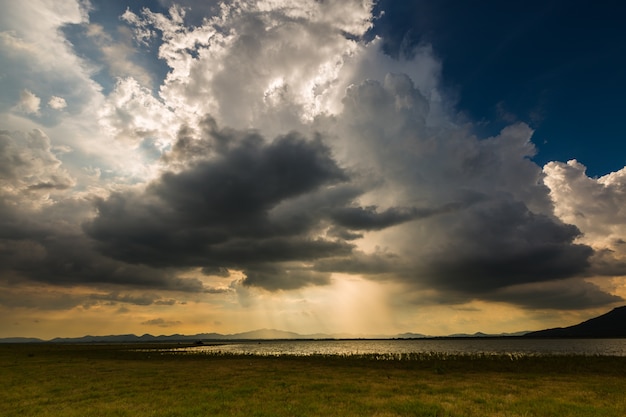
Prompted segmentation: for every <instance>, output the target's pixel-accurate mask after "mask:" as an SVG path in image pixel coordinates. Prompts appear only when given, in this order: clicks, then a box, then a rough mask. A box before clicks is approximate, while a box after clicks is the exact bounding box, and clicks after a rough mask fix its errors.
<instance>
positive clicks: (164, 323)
mask: <svg viewBox="0 0 626 417" xmlns="http://www.w3.org/2000/svg"><path fill="white" fill-rule="evenodd" d="M141 324H143V325H147V326H158V327H175V326H179V325H180V324H182V322H181V321H178V320H165V319H162V318H157V319H152V320H146V321H144V322H141Z"/></svg>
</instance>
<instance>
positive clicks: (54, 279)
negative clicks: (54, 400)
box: [0, 0, 626, 339]
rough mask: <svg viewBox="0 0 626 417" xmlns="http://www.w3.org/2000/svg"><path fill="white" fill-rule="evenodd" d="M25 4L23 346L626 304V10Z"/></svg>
mask: <svg viewBox="0 0 626 417" xmlns="http://www.w3.org/2000/svg"><path fill="white" fill-rule="evenodd" d="M0 4H1V5H2V10H3V13H2V15H1V16H0V63H1V64H0V88H1V89H2V94H1V95H0V337H19V336H22V337H39V338H43V339H50V338H53V337H57V336H60V337H77V336H83V335H86V334H91V335H107V334H126V333H135V334H138V335H141V334H144V333H150V334H154V335H158V334H174V333H179V334H196V333H209V332H218V333H223V334H232V333H238V332H244V331H249V330H254V329H261V328H273V329H281V330H287V331H294V332H298V333H301V334H315V333H326V334H351V335H356V336H358V335H383V334H384V335H395V334H399V333H404V332H414V333H422V334H428V335H446V334H452V333H461V332H463V333H474V332H478V331H481V332H485V333H500V332H517V331H523V330H538V329H543V328H548V327H556V326H567V325H571V324H575V323H578V322H580V321H582V320H585V319H588V318H590V317H593V316H596V315H599V314H602V313H604V312H606V311H608V310H610V309H611V308H613V307H616V306H621V305H623V304H625V301H624V299H625V298H626V208H625V207H626V167H625V165H626V140H625V139H626V128H625V127H624V124H623V122H622V120H623V114H624V111H626V100H625V99H624V97H626V80H625V79H624V76H623V74H625V73H626V42H624V40H626V27H624V25H623V24H622V23H621V22H623V18H624V15H625V13H626V6H621V5H611V6H609V5H608V3H602V2H592V1H564V0H563V1H561V0H555V1H541V2H540V1H529V2H499V1H491V0H487V1H485V2H481V3H480V5H479V6H477V5H476V4H475V3H470V2H465V1H460V0H443V1H427V0H416V1H412V2H405V1H400V0H380V1H378V2H374V1H371V0H343V1H330V0H326V1H313V0H310V1H309V0H300V1H295V2H294V1H286V0H259V1H251V0H228V1H209V0H205V1H199V0H180V1H171V0H151V1H148V0H145V1H132V2H129V1H121V0H107V1H105V0H91V1H87V0H31V1H28V2H13V1H9V0H0Z"/></svg>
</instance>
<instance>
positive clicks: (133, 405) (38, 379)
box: [0, 344, 626, 417]
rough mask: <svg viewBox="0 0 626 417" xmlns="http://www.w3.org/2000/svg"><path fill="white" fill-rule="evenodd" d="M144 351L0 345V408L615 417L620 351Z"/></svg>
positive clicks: (624, 400) (24, 412) (48, 412)
mask: <svg viewBox="0 0 626 417" xmlns="http://www.w3.org/2000/svg"><path fill="white" fill-rule="evenodd" d="M148 347H149V346H139V345H126V346H125V345H60V344H59V345H57V344H23V345H0V415H1V416H4V417H9V416H15V417H18V416H19V417H24V416H44V417H45V416H81V417H85V416H132V417H136V416H298V417H300V416H480V417H485V416H503V417H504V416H507V417H508V416H511V417H512V416H580V417H583V416H584V417H589V416H598V417H600V416H601V417H607V416H615V417H623V416H625V415H626V358H615V357H580V356H556V357H522V358H511V357H508V356H489V357H488V356H444V355H434V354H433V355H428V354H422V355H413V356H410V357H409V358H408V359H410V360H375V358H374V357H373V356H361V357H347V358H346V357H343V358H342V357H322V356H319V357H279V358H276V357H257V356H227V355H173V354H162V353H160V352H158V351H150V350H141V351H136V350H134V349H137V348H148ZM159 347H160V348H162V347H163V346H162V345H160V346H159ZM405 359H406V358H405Z"/></svg>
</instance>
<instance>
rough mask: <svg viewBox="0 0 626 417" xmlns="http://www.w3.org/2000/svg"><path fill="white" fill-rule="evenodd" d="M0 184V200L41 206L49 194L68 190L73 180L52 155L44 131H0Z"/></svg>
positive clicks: (72, 184)
mask: <svg viewBox="0 0 626 417" xmlns="http://www.w3.org/2000/svg"><path fill="white" fill-rule="evenodd" d="M0 184H1V185H2V189H3V193H2V195H1V196H0V201H1V200H5V201H9V200H10V201H12V202H13V203H18V202H19V203H20V204H36V203H37V202H39V203H44V202H45V201H44V200H47V199H48V198H49V195H50V193H52V192H55V191H56V192H58V191H63V190H68V189H70V188H71V187H73V186H74V185H75V180H74V178H72V177H71V176H70V175H69V173H68V172H67V171H66V170H65V169H64V168H63V167H62V166H61V161H60V160H59V159H58V158H57V157H56V155H54V153H52V150H51V144H50V138H49V137H48V136H47V135H46V134H45V133H44V132H42V131H41V130H39V129H34V130H32V131H31V132H28V133H22V132H9V131H4V130H3V131H0ZM42 193H45V194H42ZM37 196H39V198H37Z"/></svg>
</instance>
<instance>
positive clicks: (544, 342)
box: [179, 338, 626, 356]
mask: <svg viewBox="0 0 626 417" xmlns="http://www.w3.org/2000/svg"><path fill="white" fill-rule="evenodd" d="M218 343H219V344H217V345H213V346H211V345H206V346H194V347H188V348H182V349H180V350H179V351H184V352H186V353H232V354H245V355H264V356H282V355H292V356H310V355H337V356H350V355H364V354H383V355H400V354H407V353H441V354H450V355H464V354H467V355H476V354H487V355H490V354H493V355H496V354H505V355H506V354H510V355H521V356H524V355H600V356H626V339H521V338H499V339H491V338H468V339H411V340H397V339H394V340H362V339H359V340H263V341H246V342H239V341H236V342H218Z"/></svg>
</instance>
